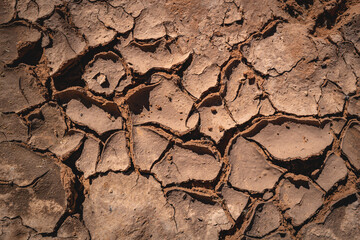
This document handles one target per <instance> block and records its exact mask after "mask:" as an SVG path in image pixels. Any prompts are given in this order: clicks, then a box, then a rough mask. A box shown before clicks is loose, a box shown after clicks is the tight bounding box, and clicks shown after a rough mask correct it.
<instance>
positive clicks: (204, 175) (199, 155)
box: [152, 145, 221, 185]
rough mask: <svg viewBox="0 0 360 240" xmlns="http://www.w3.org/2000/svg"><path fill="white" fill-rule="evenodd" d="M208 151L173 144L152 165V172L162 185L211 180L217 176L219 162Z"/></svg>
mask: <svg viewBox="0 0 360 240" xmlns="http://www.w3.org/2000/svg"><path fill="white" fill-rule="evenodd" d="M208 152H209V150H208V151H207V152H202V151H198V152H197V150H194V151H193V150H191V149H186V148H183V147H180V146H177V145H175V146H174V147H173V148H172V149H170V150H169V152H168V153H167V154H166V155H165V156H164V158H163V159H162V160H161V161H160V162H158V163H156V164H155V165H154V167H153V168H152V172H153V173H154V174H156V176H157V178H158V179H159V180H160V181H161V182H162V184H163V185H168V184H171V183H176V184H178V183H182V182H188V181H193V180H198V181H212V180H214V179H215V178H216V177H217V176H218V174H219V171H220V168H221V163H220V162H219V159H217V158H216V157H215V156H214V155H211V154H210V152H209V153H208ZM199 169H201V171H199Z"/></svg>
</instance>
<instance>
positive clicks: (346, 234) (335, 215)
mask: <svg viewBox="0 0 360 240" xmlns="http://www.w3.org/2000/svg"><path fill="white" fill-rule="evenodd" d="M341 201H345V203H344V204H341V205H340V206H338V207H336V208H332V209H331V212H328V215H327V217H326V219H325V221H324V222H323V223H311V224H308V225H306V226H305V227H304V228H302V229H301V231H300V234H301V235H300V236H301V239H304V240H312V239H357V238H358V237H359V234H360V223H359V218H360V201H359V197H358V196H356V195H352V196H350V197H348V199H342V200H341Z"/></svg>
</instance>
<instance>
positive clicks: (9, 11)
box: [0, 0, 16, 24]
mask: <svg viewBox="0 0 360 240" xmlns="http://www.w3.org/2000/svg"><path fill="white" fill-rule="evenodd" d="M15 5H16V0H3V1H1V2H0V24H3V23H7V22H9V21H10V20H11V19H12V18H13V16H14V14H15Z"/></svg>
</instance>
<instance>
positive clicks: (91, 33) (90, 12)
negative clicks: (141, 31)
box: [69, 1, 121, 47]
mask: <svg viewBox="0 0 360 240" xmlns="http://www.w3.org/2000/svg"><path fill="white" fill-rule="evenodd" d="M107 7H110V6H107V3H106V2H94V3H91V2H88V1H82V2H81V3H76V2H74V3H70V4H69V10H70V15H71V18H72V21H73V23H74V24H75V26H76V27H77V28H79V31H80V32H81V33H82V34H83V35H84V36H85V38H86V39H87V41H88V44H89V46H90V47H96V46H98V45H105V44H107V43H109V42H110V41H111V40H113V39H114V38H115V36H116V31H114V30H113V29H110V28H107V27H106V25H105V24H104V23H103V22H102V21H101V20H100V18H103V19H104V18H105V19H104V20H105V21H107V20H108V19H106V18H107V17H106V16H104V13H105V12H106V11H107ZM100 12H101V13H102V14H101V16H100V15H99V14H100ZM111 13H112V14H113V13H116V11H112V12H111ZM111 13H110V14H111ZM84 16H86V21H84ZM108 17H109V18H111V17H116V16H110V15H109V16H108ZM120 24H121V22H119V25H120Z"/></svg>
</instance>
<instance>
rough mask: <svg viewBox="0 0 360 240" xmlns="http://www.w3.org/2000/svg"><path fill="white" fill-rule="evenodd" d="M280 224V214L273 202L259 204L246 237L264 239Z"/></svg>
mask: <svg viewBox="0 0 360 240" xmlns="http://www.w3.org/2000/svg"><path fill="white" fill-rule="evenodd" d="M280 224H281V214H280V211H279V210H278V209H277V207H276V206H275V205H274V203H273V202H267V203H261V204H259V205H258V206H257V207H256V210H255V213H254V216H253V218H252V221H251V223H250V226H249V227H248V231H247V232H246V235H248V236H251V237H258V238H260V237H264V236H265V235H267V234H269V233H271V232H273V231H275V230H276V229H277V228H278V227H280Z"/></svg>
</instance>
